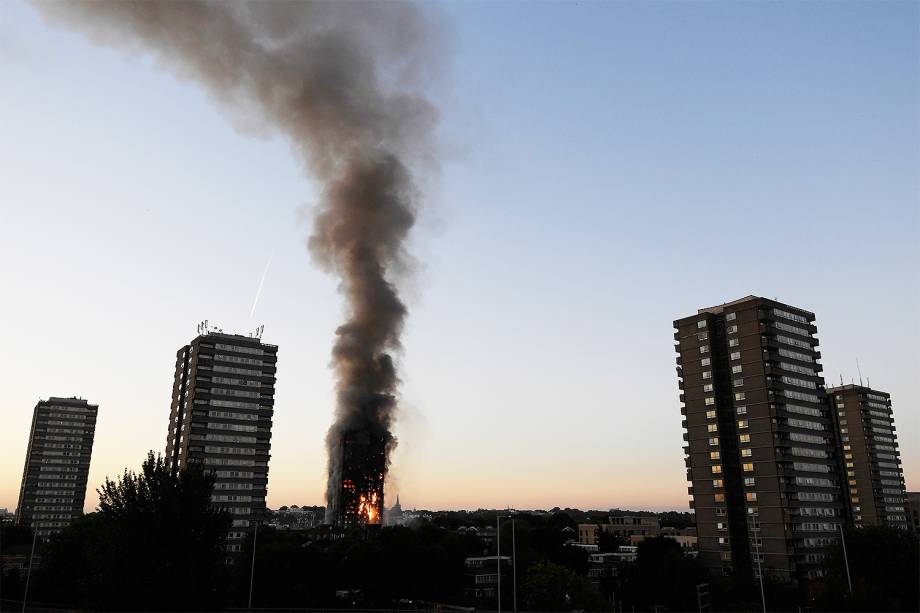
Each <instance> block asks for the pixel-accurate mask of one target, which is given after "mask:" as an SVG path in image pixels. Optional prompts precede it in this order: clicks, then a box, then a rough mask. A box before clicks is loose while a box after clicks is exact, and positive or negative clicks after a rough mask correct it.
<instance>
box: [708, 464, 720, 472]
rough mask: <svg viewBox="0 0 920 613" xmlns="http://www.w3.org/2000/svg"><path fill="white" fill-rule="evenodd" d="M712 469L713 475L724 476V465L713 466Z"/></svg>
mask: <svg viewBox="0 0 920 613" xmlns="http://www.w3.org/2000/svg"><path fill="white" fill-rule="evenodd" d="M710 469H711V470H712V474H714V475H720V474H722V465H721V464H713V465H712V466H710Z"/></svg>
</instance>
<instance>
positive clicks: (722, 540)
mask: <svg viewBox="0 0 920 613" xmlns="http://www.w3.org/2000/svg"><path fill="white" fill-rule="evenodd" d="M719 545H728V537H727V536H720V537H719Z"/></svg>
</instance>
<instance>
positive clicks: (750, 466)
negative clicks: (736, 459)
mask: <svg viewBox="0 0 920 613" xmlns="http://www.w3.org/2000/svg"><path fill="white" fill-rule="evenodd" d="M741 470H743V471H744V472H746V473H749V472H752V471H753V470H754V465H753V464H751V463H750V462H745V463H744V464H742V465H741Z"/></svg>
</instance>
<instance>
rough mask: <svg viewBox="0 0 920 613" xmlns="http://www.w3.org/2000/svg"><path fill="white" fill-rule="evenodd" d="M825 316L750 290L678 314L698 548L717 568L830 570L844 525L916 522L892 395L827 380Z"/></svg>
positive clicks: (811, 574)
mask: <svg viewBox="0 0 920 613" xmlns="http://www.w3.org/2000/svg"><path fill="white" fill-rule="evenodd" d="M814 322H815V315H814V313H811V312H809V311H806V310H804V309H801V308H798V307H795V306H791V305H787V304H782V303H780V302H776V301H774V300H768V299H766V298H759V297H756V296H747V297H745V298H742V299H740V300H736V301H734V302H729V303H727V304H723V305H720V306H716V307H710V308H704V309H700V310H699V311H698V312H697V313H696V314H695V315H691V316H689V317H684V318H682V319H678V320H677V321H675V322H674V328H675V333H674V341H675V350H676V351H677V354H678V356H677V376H678V383H679V387H680V389H681V394H680V400H681V402H682V407H681V413H682V414H683V415H684V421H683V425H684V428H685V434H684V440H685V441H686V442H685V445H684V452H685V454H686V467H687V480H688V481H689V482H690V484H691V487H690V488H689V493H690V495H691V496H692V502H691V507H693V508H694V510H695V513H696V524H697V539H698V546H699V555H700V559H701V560H702V561H703V563H704V564H705V565H706V566H708V567H709V568H710V570H711V571H713V572H715V573H718V574H726V575H728V574H733V573H734V574H745V575H748V576H753V577H759V576H761V574H763V575H767V576H770V577H772V578H774V579H778V580H781V581H784V582H787V583H793V584H794V583H797V582H799V581H800V580H803V579H808V578H815V577H820V576H822V575H823V573H824V567H825V564H826V560H827V558H828V556H829V555H830V554H831V551H833V550H835V549H837V548H839V547H840V543H839V539H840V534H841V529H842V527H844V526H848V525H850V526H857V527H859V526H870V525H881V526H891V527H895V528H902V529H909V528H911V522H912V521H916V520H912V519H911V518H909V514H910V513H909V510H908V507H909V505H908V497H907V494H906V492H905V487H904V474H903V471H902V468H901V458H900V452H899V449H898V439H897V433H896V431H895V426H894V421H893V417H892V409H891V398H890V395H889V394H888V393H886V392H884V391H880V390H876V389H872V388H870V387H869V386H868V384H866V385H863V384H862V381H860V384H859V385H856V384H849V385H843V384H842V382H841V385H840V386H837V387H830V388H828V387H826V386H825V383H824V378H823V375H822V366H821V363H820V358H821V353H820V352H819V351H818V348H817V347H818V339H817V338H816V334H817V328H816V326H815V323H814Z"/></svg>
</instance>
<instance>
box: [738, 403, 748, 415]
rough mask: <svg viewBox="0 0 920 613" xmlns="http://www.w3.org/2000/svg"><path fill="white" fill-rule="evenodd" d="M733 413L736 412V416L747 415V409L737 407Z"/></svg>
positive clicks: (742, 406)
mask: <svg viewBox="0 0 920 613" xmlns="http://www.w3.org/2000/svg"><path fill="white" fill-rule="evenodd" d="M735 412H736V413H737V414H738V415H747V407H746V406H745V405H743V404H742V405H741V406H740V407H738V408H737V409H735Z"/></svg>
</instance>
